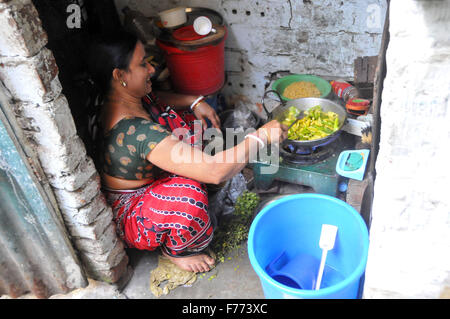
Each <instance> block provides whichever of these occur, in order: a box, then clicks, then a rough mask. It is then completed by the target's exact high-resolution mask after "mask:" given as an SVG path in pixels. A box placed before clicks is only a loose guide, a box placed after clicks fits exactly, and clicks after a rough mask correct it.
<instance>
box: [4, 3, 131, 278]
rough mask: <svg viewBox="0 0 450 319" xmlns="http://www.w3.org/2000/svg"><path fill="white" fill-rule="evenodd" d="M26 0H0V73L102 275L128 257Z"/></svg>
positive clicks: (90, 266) (76, 241)
mask: <svg viewBox="0 0 450 319" xmlns="http://www.w3.org/2000/svg"><path fill="white" fill-rule="evenodd" d="M46 44H47V35H46V33H45V31H44V30H43V29H42V25H41V21H40V19H39V16H38V12H37V11H36V9H35V7H34V5H33V4H32V2H31V0H0V81H1V82H2V83H3V86H4V87H5V88H6V90H7V91H8V92H7V93H8V94H9V96H10V98H11V105H13V106H14V110H13V111H14V113H15V115H16V117H17V120H18V122H19V124H20V125H21V127H22V129H23V131H24V134H25V136H26V137H27V138H28V141H29V143H30V145H29V146H31V147H32V148H33V149H34V150H35V152H36V153H37V155H38V157H39V160H40V164H41V167H42V169H43V171H44V172H45V177H44V179H45V180H42V178H41V181H42V182H43V183H49V184H50V185H51V189H52V190H53V192H54V195H55V197H56V199H57V201H58V206H59V209H60V211H61V213H62V217H63V219H64V222H65V224H66V227H67V229H68V232H69V234H70V236H71V239H72V243H73V245H74V247H75V248H76V249H77V250H78V252H79V256H80V258H81V260H82V261H83V264H84V267H85V269H86V271H87V273H88V275H89V276H90V277H92V278H93V279H96V280H101V281H106V282H110V283H114V282H117V281H118V280H119V279H120V277H121V276H122V275H123V274H124V273H125V272H126V270H127V265H128V257H127V255H126V253H125V250H124V246H123V243H122V241H121V240H120V239H118V237H117V235H116V232H115V224H114V222H113V220H112V211H111V208H110V207H109V206H108V205H107V203H106V201H105V198H104V197H103V195H102V193H101V191H100V178H99V175H98V173H97V171H96V170H95V166H94V163H93V161H92V159H91V158H89V157H88V156H87V154H86V149H85V146H84V144H83V142H82V141H81V139H80V137H79V136H78V135H77V132H76V127H75V124H74V121H73V118H72V115H71V112H70V108H69V105H68V102H67V99H66V97H65V96H64V95H63V94H62V93H61V91H62V88H61V84H60V81H59V79H58V66H57V65H56V62H55V59H54V57H53V54H52V52H51V51H50V50H48V49H47V48H46V47H45V45H46Z"/></svg>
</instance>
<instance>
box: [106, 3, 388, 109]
mask: <svg viewBox="0 0 450 319" xmlns="http://www.w3.org/2000/svg"><path fill="white" fill-rule="evenodd" d="M115 3H116V6H117V9H118V11H119V13H120V14H121V9H122V8H123V7H124V6H126V5H128V6H129V7H130V8H133V9H136V10H140V11H141V12H142V13H143V14H144V15H146V16H157V13H158V12H160V11H162V10H166V9H169V8H172V7H176V6H191V7H207V8H210V9H213V10H216V11H217V12H219V13H220V14H221V15H222V16H223V18H224V21H225V25H226V26H227V27H228V31H229V34H228V38H227V39H226V42H225V71H226V75H227V81H226V82H227V83H226V84H225V87H224V90H223V91H224V93H225V94H226V95H244V96H247V97H248V98H249V99H250V100H251V101H253V102H259V101H260V100H261V97H262V95H263V93H264V89H265V85H266V83H268V82H270V74H271V73H274V72H277V71H290V72H292V73H308V74H315V75H319V76H331V77H347V78H352V77H353V61H354V59H356V58H357V57H358V56H372V55H378V51H379V48H380V43H381V34H382V32H383V23H384V16H385V12H386V2H385V0H364V1H356V0H346V1H335V0H327V1H289V0H282V1H275V0H261V1H238V0H210V1H200V0H197V1H184V0H173V1H163V2H157V1H136V0H115Z"/></svg>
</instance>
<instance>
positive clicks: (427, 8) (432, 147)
mask: <svg viewBox="0 0 450 319" xmlns="http://www.w3.org/2000/svg"><path fill="white" fill-rule="evenodd" d="M449 30H450V1H448V0H444V1H417V0H403V1H391V5H390V24H389V33H390V41H389V45H388V48H387V52H386V68H387V75H386V78H385V80H384V89H383V93H382V104H381V108H380V115H381V135H380V149H379V154H378V157H377V162H376V172H377V175H376V180H375V186H374V201H373V210H372V223H371V228H370V247H369V259H368V263H367V269H366V278H365V286H364V297H365V298H444V297H445V298H448V297H449V295H450V253H449V252H450V231H449V226H450V196H449V186H448V181H449V180H450V171H449V170H448V162H449V158H450V152H449V145H450V125H449V122H450V91H449V88H450V76H449V74H450V37H449Z"/></svg>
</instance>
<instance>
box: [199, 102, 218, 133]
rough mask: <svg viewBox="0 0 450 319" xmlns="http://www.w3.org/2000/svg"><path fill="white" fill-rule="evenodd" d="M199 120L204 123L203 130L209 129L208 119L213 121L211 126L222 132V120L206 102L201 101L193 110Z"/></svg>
mask: <svg viewBox="0 0 450 319" xmlns="http://www.w3.org/2000/svg"><path fill="white" fill-rule="evenodd" d="M193 112H194V114H195V116H196V117H197V119H199V120H200V121H202V125H203V129H206V128H207V126H208V125H207V123H206V119H209V120H210V121H211V124H212V126H213V127H215V128H216V129H218V130H220V119H219V116H218V115H217V113H216V111H215V110H214V109H213V108H212V107H211V106H210V105H209V104H208V103H206V102H205V101H201V102H200V103H199V104H197V106H195V107H194V110H193Z"/></svg>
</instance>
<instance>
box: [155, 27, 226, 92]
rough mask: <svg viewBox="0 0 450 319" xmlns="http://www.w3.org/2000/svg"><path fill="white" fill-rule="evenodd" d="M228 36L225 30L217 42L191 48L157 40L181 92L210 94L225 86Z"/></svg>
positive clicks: (173, 81)
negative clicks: (184, 48) (183, 47)
mask: <svg viewBox="0 0 450 319" xmlns="http://www.w3.org/2000/svg"><path fill="white" fill-rule="evenodd" d="M225 39H226V33H225V35H224V37H223V38H222V39H221V40H220V42H219V43H217V44H215V45H208V44H207V45H202V46H198V47H196V48H194V49H191V48H189V50H183V49H181V48H177V47H175V46H174V45H171V44H170V43H166V42H163V41H159V40H157V41H156V43H157V45H158V46H159V47H160V48H161V49H162V50H163V51H164V53H165V57H166V62H167V67H168V69H169V71H170V77H171V81H172V84H173V86H174V88H175V90H176V91H177V92H178V93H184V94H193V95H210V94H213V93H215V92H217V91H218V90H219V89H220V88H221V87H222V86H223V84H224V81H225V70H224V64H225V60H224V55H225ZM216 42H217V41H216Z"/></svg>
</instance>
